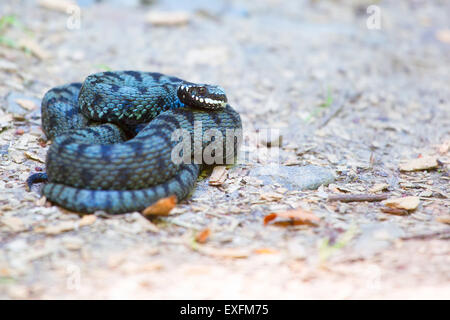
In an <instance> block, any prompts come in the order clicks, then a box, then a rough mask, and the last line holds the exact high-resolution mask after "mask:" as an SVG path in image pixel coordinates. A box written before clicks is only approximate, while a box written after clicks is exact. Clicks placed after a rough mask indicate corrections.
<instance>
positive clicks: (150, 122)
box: [27, 70, 242, 214]
mask: <svg viewBox="0 0 450 320" xmlns="http://www.w3.org/2000/svg"><path fill="white" fill-rule="evenodd" d="M41 115H42V116H41V119H42V120H41V121H42V130H43V132H44V134H45V135H46V137H47V139H49V140H51V144H50V147H49V149H48V151H47V156H46V160H45V166H46V172H38V173H35V174H32V175H31V176H30V177H29V178H28V179H27V184H28V187H29V188H30V187H31V185H32V184H34V183H37V182H46V183H45V184H44V186H43V187H42V188H41V193H42V195H44V196H45V197H46V199H47V200H49V201H50V202H51V203H54V204H57V205H59V206H61V207H63V208H65V209H68V210H71V211H75V212H80V213H94V212H96V211H104V212H106V213H108V214H122V213H127V212H134V211H142V210H143V209H145V208H147V207H149V206H151V205H152V204H154V203H156V202H157V201H158V200H160V199H163V198H166V197H169V196H172V195H175V196H176V198H177V200H182V199H185V198H186V197H188V195H189V194H190V193H191V192H192V191H193V189H194V187H195V183H196V181H197V179H198V177H199V174H200V172H201V170H203V169H204V168H205V167H208V166H214V165H218V164H232V163H234V162H235V160H236V156H237V152H238V149H239V146H240V143H241V140H242V122H241V118H240V115H239V113H238V112H236V111H235V110H234V109H233V108H232V107H231V106H230V105H229V104H228V102H227V96H226V94H225V91H224V89H223V88H222V87H220V86H217V85H211V84H202V83H193V82H189V81H185V80H182V79H180V78H177V77H174V76H169V75H164V74H161V73H156V72H143V71H132V70H127V71H105V72H99V73H95V74H91V75H89V76H87V77H86V78H85V80H84V82H82V83H79V82H76V83H69V84H65V85H62V86H57V87H54V88H52V89H50V90H49V91H47V93H46V94H45V95H44V97H43V99H42V103H41Z"/></svg>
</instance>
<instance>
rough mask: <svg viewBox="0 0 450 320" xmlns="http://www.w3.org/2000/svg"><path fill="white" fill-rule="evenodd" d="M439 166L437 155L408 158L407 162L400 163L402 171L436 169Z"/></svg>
mask: <svg viewBox="0 0 450 320" xmlns="http://www.w3.org/2000/svg"><path fill="white" fill-rule="evenodd" d="M437 166H438V161H437V158H436V157H422V158H417V159H412V160H408V161H407V162H405V163H402V164H400V165H399V168H400V170H401V171H418V170H428V169H435V168H437Z"/></svg>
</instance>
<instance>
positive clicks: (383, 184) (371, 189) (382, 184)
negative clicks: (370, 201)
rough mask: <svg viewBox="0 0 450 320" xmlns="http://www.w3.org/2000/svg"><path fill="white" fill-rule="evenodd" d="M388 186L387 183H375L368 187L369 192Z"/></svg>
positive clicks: (384, 188)
mask: <svg viewBox="0 0 450 320" xmlns="http://www.w3.org/2000/svg"><path fill="white" fill-rule="evenodd" d="M387 188H389V185H388V184H387V183H377V184H375V185H374V186H373V187H372V188H370V189H369V192H372V193H376V192H379V191H383V190H386V189H387Z"/></svg>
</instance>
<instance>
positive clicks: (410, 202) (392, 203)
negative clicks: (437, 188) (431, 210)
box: [383, 197, 420, 211]
mask: <svg viewBox="0 0 450 320" xmlns="http://www.w3.org/2000/svg"><path fill="white" fill-rule="evenodd" d="M383 204H384V205H385V206H387V207H389V208H395V209H403V210H408V211H413V210H416V209H417V207H418V206H419V204H420V199H419V197H403V198H390V199H387V200H385V201H383Z"/></svg>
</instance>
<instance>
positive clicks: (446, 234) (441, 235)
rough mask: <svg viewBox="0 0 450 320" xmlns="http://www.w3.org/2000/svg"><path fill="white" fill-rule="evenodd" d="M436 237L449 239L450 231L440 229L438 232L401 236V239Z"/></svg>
mask: <svg viewBox="0 0 450 320" xmlns="http://www.w3.org/2000/svg"><path fill="white" fill-rule="evenodd" d="M434 237H439V238H441V239H448V238H450V231H448V230H446V231H438V232H433V233H427V234H417V235H413V236H408V237H401V238H400V239H402V240H426V239H431V238H434Z"/></svg>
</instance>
